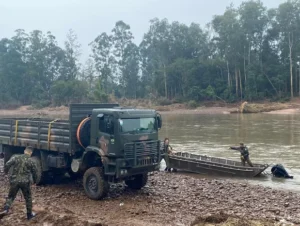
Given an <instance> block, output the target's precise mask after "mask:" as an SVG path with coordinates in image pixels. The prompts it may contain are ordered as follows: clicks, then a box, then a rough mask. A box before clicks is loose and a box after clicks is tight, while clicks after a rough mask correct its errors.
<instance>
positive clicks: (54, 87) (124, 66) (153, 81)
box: [0, 0, 300, 108]
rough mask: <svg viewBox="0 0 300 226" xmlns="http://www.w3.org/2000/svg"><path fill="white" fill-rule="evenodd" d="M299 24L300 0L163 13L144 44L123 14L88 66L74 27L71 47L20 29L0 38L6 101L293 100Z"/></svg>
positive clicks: (297, 85) (96, 41) (297, 92)
mask: <svg viewBox="0 0 300 226" xmlns="http://www.w3.org/2000/svg"><path fill="white" fill-rule="evenodd" d="M199 13H201V10H200V11H199ZM299 24H300V0H289V1H286V2H285V3H283V4H280V5H279V6H278V7H277V8H272V9H268V8H266V7H265V6H264V5H263V3H262V2H261V1H258V0H250V1H245V2H243V3H241V5H239V6H233V5H230V6H228V7H227V8H226V10H225V12H224V13H223V14H222V15H215V16H213V18H212V20H211V21H210V23H208V24H203V25H199V24H197V23H191V24H190V25H186V24H182V23H180V22H178V21H168V20H167V19H158V18H154V19H152V20H151V21H150V24H149V28H148V29H146V33H145V34H144V36H143V40H142V41H141V43H139V44H137V43H135V42H134V36H133V34H132V32H131V30H130V25H129V24H126V23H125V22H124V21H122V20H120V21H117V22H116V23H115V26H114V27H113V28H112V30H111V32H109V33H106V32H102V33H101V31H99V35H98V36H97V37H91V42H90V43H84V45H85V46H87V45H88V48H89V49H90V56H89V57H88V59H86V62H85V63H81V62H80V60H79V59H80V54H81V48H82V45H81V44H80V43H78V39H77V35H76V33H75V32H74V31H73V30H72V29H71V30H69V32H68V33H67V36H66V41H65V42H64V46H59V45H58V43H57V40H56V38H55V36H54V34H52V33H51V32H50V31H49V32H47V33H43V32H42V31H39V30H33V31H30V32H29V33H28V32H26V31H25V30H23V29H18V30H16V31H15V34H14V36H13V37H10V38H2V39H1V40H0V105H1V106H2V108H4V107H8V106H13V105H16V106H18V105H34V106H37V107H45V106H50V105H52V106H59V105H67V104H69V103H71V102H77V103H80V102H107V101H109V100H110V98H111V97H114V98H127V99H153V100H156V101H157V102H158V104H161V105H167V104H170V103H180V102H188V101H193V102H195V103H198V102H201V101H208V100H209V101H215V100H221V101H224V102H230V103H232V102H236V101H241V100H246V101H258V100H266V99H268V100H271V101H279V100H280V101H284V100H289V99H291V98H294V97H297V96H300V65H299V62H300V26H299Z"/></svg>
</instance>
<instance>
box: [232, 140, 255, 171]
mask: <svg viewBox="0 0 300 226" xmlns="http://www.w3.org/2000/svg"><path fill="white" fill-rule="evenodd" d="M230 149H232V150H236V151H239V152H240V153H241V161H242V164H243V166H245V165H246V162H247V163H248V165H249V166H251V167H253V164H252V162H251V160H250V158H249V151H248V148H247V147H246V146H244V144H243V143H241V145H240V146H239V147H230Z"/></svg>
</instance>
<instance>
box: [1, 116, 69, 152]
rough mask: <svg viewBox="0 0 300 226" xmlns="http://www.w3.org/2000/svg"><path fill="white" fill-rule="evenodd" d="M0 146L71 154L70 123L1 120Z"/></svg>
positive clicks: (19, 119) (18, 119)
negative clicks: (30, 147)
mask: <svg viewBox="0 0 300 226" xmlns="http://www.w3.org/2000/svg"><path fill="white" fill-rule="evenodd" d="M0 144H4V145H5V144H7V145H12V146H24V147H26V146H32V147H34V148H38V149H43V150H51V151H59V152H70V123H69V121H68V120H55V119H53V120H50V119H41V118H35V119H27V118H7V119H0Z"/></svg>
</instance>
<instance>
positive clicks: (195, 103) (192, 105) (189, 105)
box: [187, 100, 198, 109]
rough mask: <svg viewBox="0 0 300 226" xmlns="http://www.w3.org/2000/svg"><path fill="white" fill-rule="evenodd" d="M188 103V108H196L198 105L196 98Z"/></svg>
mask: <svg viewBox="0 0 300 226" xmlns="http://www.w3.org/2000/svg"><path fill="white" fill-rule="evenodd" d="M187 105H188V108H190V109H195V108H197V107H198V103H197V102H196V101H194V100H190V101H189V102H188V104H187Z"/></svg>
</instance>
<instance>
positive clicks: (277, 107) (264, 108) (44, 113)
mask: <svg viewBox="0 0 300 226" xmlns="http://www.w3.org/2000/svg"><path fill="white" fill-rule="evenodd" d="M124 105H125V106H132V107H134V108H142V109H144V108H148V109H155V110H157V111H158V112H159V113H160V114H162V115H185V114H189V115H191V114H215V115H216V114H219V115H221V114H236V113H241V106H242V107H243V111H244V113H264V114H280V115H285V114H300V99H296V100H295V101H292V102H288V103H277V102H265V103H247V104H246V105H245V102H244V104H224V103H220V102H211V103H205V104H203V105H202V106H200V107H197V108H195V109H189V108H187V107H186V105H185V104H172V105H168V106H145V105H144V106H143V105H139V104H130V105H127V104H126V103H125V104H124ZM68 115H69V108H68V107H66V106H61V107H46V108H42V109H34V108H33V107H32V106H22V107H19V108H17V109H11V110H9V109H2V110H0V117H39V118H43V117H45V118H47V117H58V118H68Z"/></svg>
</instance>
